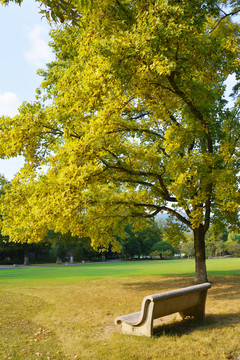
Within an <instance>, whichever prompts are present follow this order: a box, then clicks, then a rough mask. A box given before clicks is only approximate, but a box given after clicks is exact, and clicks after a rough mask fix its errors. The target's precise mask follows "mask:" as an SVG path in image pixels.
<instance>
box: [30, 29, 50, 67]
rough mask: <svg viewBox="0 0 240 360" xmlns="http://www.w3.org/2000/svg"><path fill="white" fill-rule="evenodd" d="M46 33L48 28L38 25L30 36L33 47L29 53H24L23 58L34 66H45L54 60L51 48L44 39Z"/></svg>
mask: <svg viewBox="0 0 240 360" xmlns="http://www.w3.org/2000/svg"><path fill="white" fill-rule="evenodd" d="M46 32H47V30H46V28H44V27H42V26H39V25H37V26H35V27H34V28H33V29H32V30H31V31H30V33H29V35H28V37H29V40H30V44H31V47H30V49H29V50H28V51H26V52H23V56H24V57H25V59H26V60H27V61H28V62H29V63H31V64H33V65H36V66H43V65H44V64H45V63H46V62H49V61H51V60H52V58H53V56H52V53H51V50H50V47H49V46H48V44H47V42H46V41H45V40H44V39H43V37H44V35H45V34H46Z"/></svg>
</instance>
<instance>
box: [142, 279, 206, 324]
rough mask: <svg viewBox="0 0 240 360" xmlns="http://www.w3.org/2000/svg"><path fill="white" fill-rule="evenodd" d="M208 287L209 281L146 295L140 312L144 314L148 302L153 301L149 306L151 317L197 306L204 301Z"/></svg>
mask: <svg viewBox="0 0 240 360" xmlns="http://www.w3.org/2000/svg"><path fill="white" fill-rule="evenodd" d="M210 287H211V284H210V283H204V284H199V285H194V286H188V287H186V288H182V289H178V290H173V291H168V292H165V293H160V294H154V295H149V296H146V297H145V298H144V299H143V303H142V312H143V313H145V314H146V311H148V310H147V309H148V307H149V305H150V303H153V306H151V308H152V311H153V314H152V317H153V319H156V318H158V317H161V316H165V315H169V314H172V313H174V312H182V311H184V310H186V309H188V308H191V307H195V306H198V305H199V304H201V302H203V301H204V302H205V294H206V292H207V290H208V289H209V288H210ZM143 313H142V315H143ZM143 316H144V315H143Z"/></svg>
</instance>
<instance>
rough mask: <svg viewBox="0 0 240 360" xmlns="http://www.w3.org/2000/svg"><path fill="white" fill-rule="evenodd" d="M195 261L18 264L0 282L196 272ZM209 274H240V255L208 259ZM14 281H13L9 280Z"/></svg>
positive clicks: (3, 272) (3, 273)
mask: <svg viewBox="0 0 240 360" xmlns="http://www.w3.org/2000/svg"><path fill="white" fill-rule="evenodd" d="M194 266H195V263H194V260H186V259H185V260H183V259H182V260H169V261H166V260H165V261H164V260H162V261H160V260H159V261H158V260H156V261H128V262H125V261H123V262H112V263H111V262H110V263H95V264H87V263H86V264H81V265H74V266H71V265H67V266H66V265H57V266H46V267H35V266H32V267H24V266H22V267H17V268H14V267H13V268H11V269H1V270H0V282H1V281H6V282H7V284H8V285H11V286H14V284H15V281H17V280H19V281H21V280H23V281H24V282H25V281H26V280H31V279H32V280H43V281H45V280H46V279H50V280H52V279H53V280H56V281H58V280H59V281H63V279H64V278H67V279H68V281H69V280H70V279H72V280H81V279H82V280H86V279H93V278H102V277H106V276H107V277H113V276H117V277H122V276H143V275H164V276H166V275H167V276H170V275H193V276H194ZM207 269H208V274H219V275H240V258H221V259H209V260H207ZM9 281H10V282H9Z"/></svg>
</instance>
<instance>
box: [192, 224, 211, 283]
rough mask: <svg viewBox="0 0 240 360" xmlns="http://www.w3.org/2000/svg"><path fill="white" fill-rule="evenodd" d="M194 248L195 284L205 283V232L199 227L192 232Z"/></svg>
mask: <svg viewBox="0 0 240 360" xmlns="http://www.w3.org/2000/svg"><path fill="white" fill-rule="evenodd" d="M193 232H194V248H195V280H194V282H195V283H197V284H202V283H204V282H207V281H208V279H207V269H206V257H205V231H204V229H203V226H202V225H201V226H200V227H199V228H197V229H195V230H194V231H193Z"/></svg>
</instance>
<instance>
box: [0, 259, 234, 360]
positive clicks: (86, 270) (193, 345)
mask: <svg viewBox="0 0 240 360" xmlns="http://www.w3.org/2000/svg"><path fill="white" fill-rule="evenodd" d="M207 268H208V274H209V280H210V282H211V283H212V288H211V289H210V290H209V293H208V298H207V304H206V322H205V323H204V324H200V323H197V322H195V321H194V320H192V319H187V320H184V321H182V320H180V317H179V316H178V315H176V314H174V315H173V316H170V317H167V318H163V319H162V320H161V326H158V327H156V328H155V336H154V337H152V338H144V337H136V336H128V335H123V334H121V329H120V327H118V326H116V325H115V324H114V318H115V317H117V316H119V315H123V314H126V313H130V312H134V311H139V310H140V307H141V302H142V299H143V297H144V296H146V295H149V294H153V293H158V292H163V291H168V290H172V289H176V288H181V287H184V286H188V285H191V284H192V282H193V278H194V261H193V260H171V261H134V262H121V263H101V264H99V263H96V264H82V265H76V266H52V267H33V266H32V267H28V268H24V267H19V268H12V269H0V359H1V360H2V359H13V360H18V359H19V360H21V359H22V360H30V359H31V360H37V359H38V360H43V359H44V360H53V359H56V360H64V359H67V360H74V359H78V360H84V359H93V360H105V359H107V360H108V359H109V360H129V359H134V360H159V359H160V360H162V359H163V360H164V359H169V360H170V359H176V360H181V359H184V360H191V359H194V360H196V359H203V358H204V359H209V360H210V359H211V360H218V359H229V360H230V359H231V360H234V359H236V358H237V356H238V355H240V344H239V338H240V276H239V275H240V259H238V258H223V259H214V260H208V261H207Z"/></svg>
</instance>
